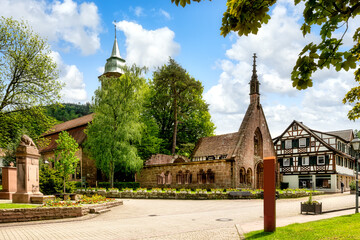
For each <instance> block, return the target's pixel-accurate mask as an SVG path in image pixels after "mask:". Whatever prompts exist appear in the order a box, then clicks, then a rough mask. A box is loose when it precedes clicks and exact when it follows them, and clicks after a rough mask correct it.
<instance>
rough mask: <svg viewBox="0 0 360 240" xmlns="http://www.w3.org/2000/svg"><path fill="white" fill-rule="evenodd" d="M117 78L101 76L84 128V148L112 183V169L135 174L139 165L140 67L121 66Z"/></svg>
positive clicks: (143, 82) (143, 88)
mask: <svg viewBox="0 0 360 240" xmlns="http://www.w3.org/2000/svg"><path fill="white" fill-rule="evenodd" d="M123 71H124V74H122V75H121V77H119V78H115V77H109V78H107V77H102V78H101V79H100V81H101V87H100V88H98V89H97V90H96V91H95V97H94V99H93V100H94V112H95V116H94V119H93V121H92V123H91V124H89V126H88V129H87V141H86V144H85V146H86V149H87V151H88V153H89V154H90V156H91V157H92V158H93V159H95V162H96V166H97V168H99V169H101V171H102V172H103V173H105V174H106V175H107V176H108V177H109V182H110V185H111V187H113V186H114V172H115V171H117V170H119V169H121V170H124V171H125V172H129V173H135V172H137V171H139V170H140V168H141V167H142V164H143V162H142V160H141V159H140V157H139V156H138V153H137V148H136V144H137V143H138V142H139V141H140V140H141V136H142V130H143V123H142V122H141V113H142V111H143V102H144V94H145V91H146V89H147V88H146V80H145V79H144V78H143V77H142V73H143V72H144V71H145V69H144V68H138V67H136V66H135V65H133V66H132V67H124V68H123Z"/></svg>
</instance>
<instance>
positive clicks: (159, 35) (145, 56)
mask: <svg viewBox="0 0 360 240" xmlns="http://www.w3.org/2000/svg"><path fill="white" fill-rule="evenodd" d="M116 27H117V29H119V30H121V31H123V32H124V34H125V36H126V53H127V54H126V61H127V62H128V63H130V64H132V63H136V64H137V65H140V66H146V67H148V68H150V69H152V68H155V67H157V66H160V65H162V64H164V63H166V62H167V61H168V60H169V57H173V56H175V55H177V54H178V52H179V51H180V45H179V44H178V43H177V42H175V41H174V38H175V33H174V32H173V31H171V30H170V29H169V28H167V27H164V28H159V29H156V30H146V29H144V28H143V27H142V26H141V25H139V24H137V23H134V22H128V21H125V20H124V21H121V22H117V23H116Z"/></svg>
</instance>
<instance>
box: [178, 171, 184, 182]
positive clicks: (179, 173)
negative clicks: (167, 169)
mask: <svg viewBox="0 0 360 240" xmlns="http://www.w3.org/2000/svg"><path fill="white" fill-rule="evenodd" d="M176 183H177V184H183V183H184V175H183V173H182V171H179V172H178V173H177V174H176Z"/></svg>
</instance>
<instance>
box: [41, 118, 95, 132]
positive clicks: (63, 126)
mask: <svg viewBox="0 0 360 240" xmlns="http://www.w3.org/2000/svg"><path fill="white" fill-rule="evenodd" d="M93 117H94V113H92V114H89V115H85V116H82V117H79V118H75V119H73V120H70V121H66V122H63V123H60V124H57V125H55V126H53V127H52V128H51V129H49V130H48V131H47V132H45V133H44V134H43V136H48V135H52V134H55V133H58V132H61V131H65V130H67V131H68V130H70V129H72V128H76V127H79V126H83V125H87V124H88V123H89V122H91V121H92V120H93Z"/></svg>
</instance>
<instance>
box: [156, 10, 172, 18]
mask: <svg viewBox="0 0 360 240" xmlns="http://www.w3.org/2000/svg"><path fill="white" fill-rule="evenodd" d="M159 13H160V15H162V16H164V17H165V18H166V19H167V20H170V19H171V16H170V14H169V13H168V12H167V11H165V10H163V9H161V8H160V10H159Z"/></svg>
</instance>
